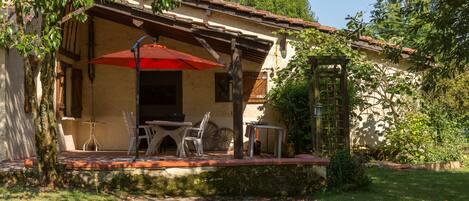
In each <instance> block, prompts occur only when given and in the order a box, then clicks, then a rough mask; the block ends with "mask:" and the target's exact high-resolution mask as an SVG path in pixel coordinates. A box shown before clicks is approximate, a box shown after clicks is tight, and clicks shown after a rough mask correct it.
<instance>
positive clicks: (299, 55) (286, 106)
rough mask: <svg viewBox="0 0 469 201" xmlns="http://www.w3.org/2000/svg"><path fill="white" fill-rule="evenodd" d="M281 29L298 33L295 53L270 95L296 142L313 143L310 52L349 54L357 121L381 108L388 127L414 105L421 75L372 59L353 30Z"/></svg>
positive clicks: (384, 127) (354, 123)
mask: <svg viewBox="0 0 469 201" xmlns="http://www.w3.org/2000/svg"><path fill="white" fill-rule="evenodd" d="M280 33H281V34H287V35H289V37H291V38H293V40H291V42H290V44H291V45H292V46H293V48H294V49H295V51H296V54H295V55H294V56H293V57H292V59H291V60H290V62H289V64H288V65H287V67H285V68H282V69H277V76H276V78H275V79H274V82H275V86H276V87H275V88H274V89H273V90H271V92H270V93H269V100H270V104H272V106H273V107H274V108H275V109H276V110H278V111H280V112H279V113H280V118H281V120H282V121H283V122H284V123H285V124H286V126H287V128H288V129H289V133H290V138H289V139H292V140H295V142H294V143H295V144H297V143H299V144H305V145H307V144H309V143H308V142H305V141H306V140H307V141H310V139H311V138H310V135H311V134H310V130H309V124H307V122H309V118H310V115H309V112H308V111H309V108H308V107H309V104H308V87H309V79H310V76H311V71H310V68H311V66H310V64H309V57H311V56H346V57H347V58H348V59H349V60H350V61H349V63H348V64H347V70H348V82H349V85H348V86H349V89H348V90H349V97H350V106H351V117H352V118H351V119H352V126H355V127H357V126H359V125H358V123H359V122H360V121H362V120H363V119H362V117H363V112H364V111H367V110H368V109H370V108H372V107H379V108H381V109H382V110H383V111H385V112H384V114H383V115H382V116H381V117H380V118H381V119H379V121H381V122H382V123H381V124H380V126H381V127H382V129H381V130H382V131H386V130H388V129H389V128H390V127H391V126H392V125H393V124H394V122H395V121H396V120H397V119H399V118H400V117H401V113H402V112H403V111H406V109H407V108H409V107H411V103H412V101H411V98H409V97H411V96H412V95H413V94H414V93H415V90H416V89H417V87H415V80H416V77H415V76H413V75H412V74H409V73H406V72H404V71H393V72H390V70H389V69H388V67H386V66H385V65H380V64H377V63H376V62H372V61H371V60H370V59H369V58H368V57H367V55H366V54H365V53H363V52H360V51H358V50H356V49H354V48H353V42H354V38H353V37H352V36H351V35H349V34H348V33H346V32H342V31H338V32H337V33H334V34H329V33H323V32H320V31H319V30H316V29H305V30H302V31H281V32H280ZM292 88H293V89H295V90H292ZM305 113H307V114H305ZM377 116H378V115H377ZM292 119H295V121H292ZM298 119H300V120H298ZM305 124H306V125H305ZM298 140H300V141H301V140H302V142H300V141H298ZM308 149H309V147H308V146H303V147H302V148H298V147H297V151H298V150H300V151H301V150H303V151H305V150H308Z"/></svg>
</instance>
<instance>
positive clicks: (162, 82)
mask: <svg viewBox="0 0 469 201" xmlns="http://www.w3.org/2000/svg"><path fill="white" fill-rule="evenodd" d="M140 84H141V85H140V87H141V88H140V121H141V123H142V124H144V123H145V121H151V120H169V119H168V116H169V115H171V114H174V113H177V114H182V72H181V71H143V72H142V76H141V80H140Z"/></svg>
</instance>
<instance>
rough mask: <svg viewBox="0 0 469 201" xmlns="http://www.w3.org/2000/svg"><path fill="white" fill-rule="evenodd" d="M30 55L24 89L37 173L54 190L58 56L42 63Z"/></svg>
mask: <svg viewBox="0 0 469 201" xmlns="http://www.w3.org/2000/svg"><path fill="white" fill-rule="evenodd" d="M37 61H38V59H37V58H35V57H33V56H30V57H28V59H26V60H25V65H24V68H25V84H26V85H27V87H25V89H26V91H25V93H27V94H28V95H27V96H26V97H28V99H29V100H27V101H28V102H29V105H30V107H31V113H32V115H33V121H34V126H35V141H36V155H37V159H38V160H37V162H38V165H37V170H38V172H39V175H40V177H41V178H40V182H41V184H43V185H44V186H47V187H51V188H54V187H55V185H56V182H57V179H58V173H57V135H56V134H57V133H56V119H55V112H54V101H53V100H54V83H55V71H54V69H55V68H54V66H55V53H54V54H51V55H46V58H45V59H44V61H42V62H37ZM38 72H40V74H39V75H40V80H41V87H42V95H41V96H40V97H38V96H37V91H36V89H37V83H36V77H37V73H38Z"/></svg>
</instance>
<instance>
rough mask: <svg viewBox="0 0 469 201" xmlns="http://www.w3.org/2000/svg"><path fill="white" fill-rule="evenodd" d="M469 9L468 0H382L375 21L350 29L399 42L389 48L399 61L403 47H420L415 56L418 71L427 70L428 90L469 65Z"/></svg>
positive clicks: (373, 17)
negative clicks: (360, 29)
mask: <svg viewBox="0 0 469 201" xmlns="http://www.w3.org/2000/svg"><path fill="white" fill-rule="evenodd" d="M468 8H469V1H467V0H413V1H408V0H378V1H377V3H376V4H375V5H374V10H373V11H372V16H371V23H369V24H368V25H361V26H351V27H350V28H352V29H354V30H355V32H357V33H363V34H367V35H371V36H373V37H375V38H378V39H384V40H386V41H389V42H391V43H393V44H396V45H397V46H394V47H392V46H389V47H387V50H388V51H387V53H388V56H390V57H393V58H394V59H395V60H399V58H400V50H401V49H402V48H403V47H410V48H414V49H416V50H417V51H416V52H415V53H414V54H413V55H412V56H411V58H412V59H413V60H414V61H415V62H416V63H417V64H418V65H416V66H415V69H416V70H425V74H426V76H425V79H424V82H423V89H425V90H427V91H428V90H433V89H435V86H436V84H437V83H438V81H439V80H440V79H442V78H443V79H444V78H452V77H455V76H456V75H457V74H460V73H463V72H466V71H467V70H468V68H469V9H468ZM355 22H356V21H355ZM351 24H355V25H356V24H357V23H351ZM358 24H360V23H358ZM362 24H363V23H362ZM357 28H363V29H366V30H362V31H357ZM430 66H433V67H431V68H428V67H430Z"/></svg>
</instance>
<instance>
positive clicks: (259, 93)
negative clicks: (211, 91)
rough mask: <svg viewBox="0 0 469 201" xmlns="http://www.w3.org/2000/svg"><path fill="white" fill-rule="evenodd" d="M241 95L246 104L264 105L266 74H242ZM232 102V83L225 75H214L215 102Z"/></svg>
mask: <svg viewBox="0 0 469 201" xmlns="http://www.w3.org/2000/svg"><path fill="white" fill-rule="evenodd" d="M243 95H244V101H245V102H247V103H264V102H265V101H266V95H267V72H244V73H243ZM230 101H232V81H231V77H230V76H229V75H228V74H227V73H215V102H230Z"/></svg>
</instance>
